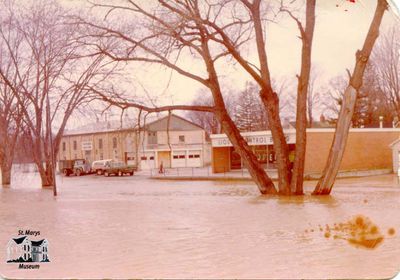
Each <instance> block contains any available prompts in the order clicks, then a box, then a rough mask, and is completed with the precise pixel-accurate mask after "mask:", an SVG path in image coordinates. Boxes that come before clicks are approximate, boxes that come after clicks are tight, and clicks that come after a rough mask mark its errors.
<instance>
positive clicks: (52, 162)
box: [46, 94, 57, 196]
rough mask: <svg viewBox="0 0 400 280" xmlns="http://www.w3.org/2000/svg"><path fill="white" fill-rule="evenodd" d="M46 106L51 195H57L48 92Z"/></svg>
mask: <svg viewBox="0 0 400 280" xmlns="http://www.w3.org/2000/svg"><path fill="white" fill-rule="evenodd" d="M46 99H47V100H46V101H47V106H46V107H47V108H46V115H47V131H48V132H49V133H50V136H49V139H50V153H51V172H52V174H51V176H52V178H53V182H52V183H53V195H54V196H57V184H56V165H55V163H56V162H55V158H54V145H53V131H52V129H51V119H50V100H49V94H47V98H46Z"/></svg>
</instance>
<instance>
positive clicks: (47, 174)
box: [35, 162, 54, 188]
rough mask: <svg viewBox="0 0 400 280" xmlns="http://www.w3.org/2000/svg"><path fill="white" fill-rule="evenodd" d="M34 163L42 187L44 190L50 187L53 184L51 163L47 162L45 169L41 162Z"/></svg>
mask: <svg viewBox="0 0 400 280" xmlns="http://www.w3.org/2000/svg"><path fill="white" fill-rule="evenodd" d="M35 163H36V166H37V167H38V171H39V175H40V179H41V181H42V187H44V188H47V187H52V186H53V184H54V178H53V171H52V167H51V163H48V162H47V163H46V166H45V167H44V166H43V163H41V162H35Z"/></svg>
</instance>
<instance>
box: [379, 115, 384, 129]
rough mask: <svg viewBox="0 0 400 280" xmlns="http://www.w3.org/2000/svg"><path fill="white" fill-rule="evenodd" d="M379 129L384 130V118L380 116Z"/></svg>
mask: <svg viewBox="0 0 400 280" xmlns="http://www.w3.org/2000/svg"><path fill="white" fill-rule="evenodd" d="M379 128H383V116H379Z"/></svg>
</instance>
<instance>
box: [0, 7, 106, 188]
mask: <svg viewBox="0 0 400 280" xmlns="http://www.w3.org/2000/svg"><path fill="white" fill-rule="evenodd" d="M66 15H67V13H66V11H65V10H63V9H62V8H61V7H60V6H59V5H58V4H56V3H55V2H46V3H39V4H37V5H36V4H33V5H32V6H29V7H27V8H25V9H24V8H21V7H19V9H17V8H15V9H14V10H13V12H12V13H10V14H9V15H8V17H9V20H8V25H7V26H4V25H3V26H2V28H1V29H0V36H1V39H2V40H3V42H4V44H5V45H6V48H5V49H6V52H7V55H8V56H9V57H10V59H11V61H12V63H13V67H14V69H15V73H16V75H15V76H11V77H10V76H9V75H8V73H7V72H6V71H5V69H4V68H3V67H4V65H0V77H1V79H2V81H3V83H4V84H6V85H7V86H8V87H9V88H10V89H11V90H12V92H13V94H14V97H15V99H16V101H17V103H18V104H19V105H20V108H21V110H22V113H23V121H24V125H25V127H26V132H27V133H26V135H27V137H28V139H29V141H30V143H31V146H32V154H33V159H34V162H35V164H36V165H37V168H38V171H39V173H40V177H41V180H42V186H54V183H55V178H54V168H55V166H54V165H55V161H54V159H55V157H56V155H57V152H58V147H59V145H60V142H61V137H62V134H63V132H64V129H65V126H66V124H67V121H68V119H69V117H70V116H71V114H72V112H73V111H74V110H75V108H77V107H78V106H79V105H81V104H82V103H83V102H85V101H87V99H88V96H87V95H86V93H87V89H86V85H87V84H89V83H90V82H93V81H97V82H99V81H101V80H103V79H105V77H106V76H107V73H108V72H107V71H106V72H105V73H104V72H103V70H104V69H103V67H104V64H102V62H103V60H104V56H98V57H96V58H91V57H88V58H85V57H84V55H83V53H84V48H82V46H80V45H79V44H77V43H76V40H75V37H76V35H77V31H78V29H77V27H76V26H75V27H74V26H67V25H65V24H64V17H65V16H66ZM5 28H7V29H8V30H11V31H12V33H13V34H16V35H15V36H20V37H21V38H22V40H21V44H20V49H19V55H20V57H21V59H17V58H18V57H17V53H16V49H15V48H14V46H13V45H12V42H11V41H10V36H8V34H7V33H6V32H5ZM56 127H57V129H56V130H55V131H54V132H52V129H53V128H56Z"/></svg>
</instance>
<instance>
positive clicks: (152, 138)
mask: <svg viewBox="0 0 400 280" xmlns="http://www.w3.org/2000/svg"><path fill="white" fill-rule="evenodd" d="M147 136H148V140H147V142H148V143H149V144H157V136H156V133H155V132H148V133H147Z"/></svg>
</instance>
